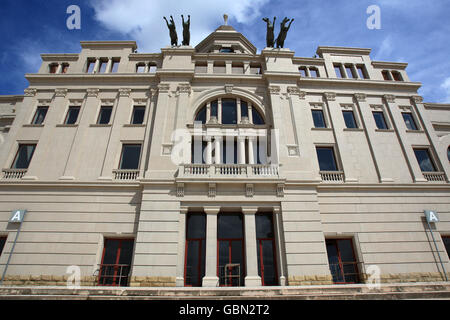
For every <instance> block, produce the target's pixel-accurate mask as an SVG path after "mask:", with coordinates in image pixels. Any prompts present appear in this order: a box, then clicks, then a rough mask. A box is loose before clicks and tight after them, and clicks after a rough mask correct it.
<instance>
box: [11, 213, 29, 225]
mask: <svg viewBox="0 0 450 320" xmlns="http://www.w3.org/2000/svg"><path fill="white" fill-rule="evenodd" d="M25 212H27V210H13V211H12V213H11V218H10V219H9V222H11V223H21V222H22V221H23V218H24V217H25Z"/></svg>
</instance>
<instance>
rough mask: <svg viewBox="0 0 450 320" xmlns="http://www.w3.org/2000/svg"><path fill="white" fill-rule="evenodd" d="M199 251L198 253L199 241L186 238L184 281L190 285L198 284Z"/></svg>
mask: <svg viewBox="0 0 450 320" xmlns="http://www.w3.org/2000/svg"><path fill="white" fill-rule="evenodd" d="M199 253H200V241H196V240H188V241H187V251H186V274H185V283H186V285H191V286H200V285H201V282H200V283H199V276H200V270H199Z"/></svg>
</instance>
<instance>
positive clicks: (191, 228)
mask: <svg viewBox="0 0 450 320" xmlns="http://www.w3.org/2000/svg"><path fill="white" fill-rule="evenodd" d="M186 238H187V239H204V238H206V216H205V214H203V213H190V214H189V215H188V219H187V230H186Z"/></svg>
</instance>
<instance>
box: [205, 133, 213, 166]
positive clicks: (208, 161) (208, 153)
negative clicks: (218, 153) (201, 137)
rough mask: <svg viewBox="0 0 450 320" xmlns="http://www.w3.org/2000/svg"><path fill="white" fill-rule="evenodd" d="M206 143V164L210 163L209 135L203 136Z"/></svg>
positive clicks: (210, 145) (210, 147) (210, 143)
mask: <svg viewBox="0 0 450 320" xmlns="http://www.w3.org/2000/svg"><path fill="white" fill-rule="evenodd" d="M205 139H206V141H207V144H206V150H205V151H206V159H205V162H206V164H212V141H211V137H205Z"/></svg>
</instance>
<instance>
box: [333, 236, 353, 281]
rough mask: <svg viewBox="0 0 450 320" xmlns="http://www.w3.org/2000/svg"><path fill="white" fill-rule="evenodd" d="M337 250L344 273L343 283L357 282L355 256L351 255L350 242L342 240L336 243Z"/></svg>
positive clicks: (351, 247)
mask: <svg viewBox="0 0 450 320" xmlns="http://www.w3.org/2000/svg"><path fill="white" fill-rule="evenodd" d="M336 242H337V244H338V248H339V254H340V258H341V262H342V268H343V273H344V282H357V279H358V278H357V276H358V274H357V266H356V260H355V256H354V254H353V246H352V241H351V240H350V239H343V240H337V241H336Z"/></svg>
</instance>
